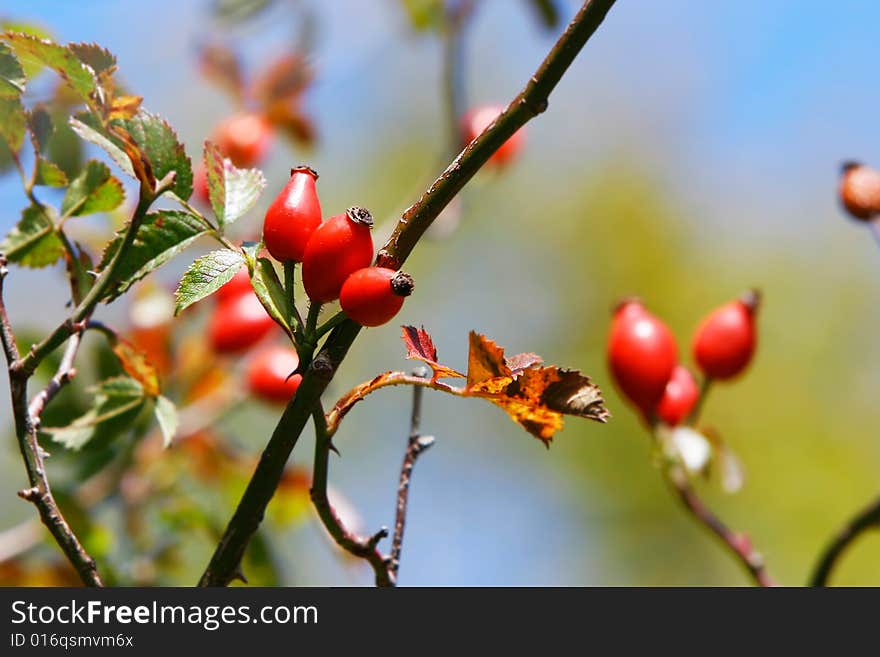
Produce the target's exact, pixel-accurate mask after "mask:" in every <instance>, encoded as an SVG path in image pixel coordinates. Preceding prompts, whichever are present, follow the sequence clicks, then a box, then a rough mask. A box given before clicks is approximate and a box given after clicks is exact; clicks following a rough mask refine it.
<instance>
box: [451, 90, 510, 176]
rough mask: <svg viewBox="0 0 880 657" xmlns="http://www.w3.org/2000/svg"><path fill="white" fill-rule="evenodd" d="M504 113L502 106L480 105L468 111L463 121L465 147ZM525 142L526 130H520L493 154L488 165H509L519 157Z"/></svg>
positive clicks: (500, 166) (499, 166) (498, 166)
mask: <svg viewBox="0 0 880 657" xmlns="http://www.w3.org/2000/svg"><path fill="white" fill-rule="evenodd" d="M503 111H504V108H503V107H502V106H501V105H479V106H477V107H474V108H472V109H471V110H470V111H468V112H467V113H466V114H465V115H464V116H463V117H462V119H461V131H462V139H463V141H464V144H463V145H465V146H466V145H467V144H469V143H470V142H472V141H473V140H474V139H476V138H477V137H479V136H480V134H481V133H482V132H483V130H485V129H486V128H488V127H489V125H491V124H492V122H493V121H494V120H495V119H497V118H498V117H499V115H500V114H501V112H503ZM524 142H525V128H520V129H519V130H517V131H516V132H515V133H513V135H512V136H511V137H510V138H509V139H508V140H507V141H506V142H504V143H503V144H502V145H501V147H500V148H499V149H498V150H497V151H495V152H494V153H493V154H492V156H491V157H490V158H489V162H488V164H489V165H491V166H494V167H497V168H502V167H504V166H505V165H507V164H509V163H510V162H512V161H513V160H514V159H515V158H516V156H517V155H519V152H520V151H521V150H522V148H523V144H524Z"/></svg>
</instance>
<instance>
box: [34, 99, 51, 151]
mask: <svg viewBox="0 0 880 657" xmlns="http://www.w3.org/2000/svg"><path fill="white" fill-rule="evenodd" d="M27 122H28V129H29V130H30V131H31V141H32V142H33V144H34V150H35V151H36V152H38V153H45V152H46V148H48V146H49V140H50V139H51V138H52V133H53V132H54V130H55V127H54V126H53V125H52V115H51V114H49V112H48V110H47V109H46V108H45V106H43V105H37V106H36V107H34V109H32V110H31V111H30V112H28V115H27Z"/></svg>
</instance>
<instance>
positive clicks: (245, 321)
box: [208, 294, 275, 354]
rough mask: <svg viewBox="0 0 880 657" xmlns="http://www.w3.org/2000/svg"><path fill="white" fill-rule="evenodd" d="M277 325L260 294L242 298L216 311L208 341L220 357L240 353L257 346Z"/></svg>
mask: <svg viewBox="0 0 880 657" xmlns="http://www.w3.org/2000/svg"><path fill="white" fill-rule="evenodd" d="M274 325H275V321H274V320H273V319H272V318H271V317H269V315H268V313H266V309H265V308H263V305H262V304H261V303H260V300H259V299H257V295H256V294H242V295H239V296H238V297H234V298H232V299H229V300H227V301H224V302H222V303H220V304H219V305H218V306H217V307H216V308H215V309H214V314H213V315H212V316H211V319H210V321H209V323H208V339H209V340H210V343H211V347H212V348H213V349H214V351H216V352H217V353H224V354H225V353H236V352H240V351H245V350H246V349H248V348H250V347H252V346H254V345H255V344H256V343H257V342H259V341H260V340H262V339H263V338H264V337H265V336H266V334H267V333H269V331H270V330H272V327H273V326H274Z"/></svg>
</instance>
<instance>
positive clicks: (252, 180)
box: [204, 141, 266, 228]
mask: <svg viewBox="0 0 880 657" xmlns="http://www.w3.org/2000/svg"><path fill="white" fill-rule="evenodd" d="M204 161H205V172H206V174H207V178H208V197H209V199H210V201H211V207H212V208H213V210H214V215H215V216H216V217H217V221H218V222H219V224H220V227H221V228H223V227H224V226H226V225H228V224H231V223H232V222H234V221H236V220H237V219H239V218H241V217H242V216H244V215H245V214H246V213H247V211H248V210H250V209H251V208H252V207H253V206H254V204H255V203H256V202H257V200H258V199H259V198H260V194H262V192H263V189H264V188H265V187H266V178H265V177H264V176H263V173H262V171H260V170H259V169H238V168H236V167H235V166H234V165H233V164H232V162H231V161H230V160H229V159H228V158H224V157H223V154H222V153H221V152H220V148H219V147H218V146H217V145H216V144H213V143H211V142H210V141H206V142H205V153H204Z"/></svg>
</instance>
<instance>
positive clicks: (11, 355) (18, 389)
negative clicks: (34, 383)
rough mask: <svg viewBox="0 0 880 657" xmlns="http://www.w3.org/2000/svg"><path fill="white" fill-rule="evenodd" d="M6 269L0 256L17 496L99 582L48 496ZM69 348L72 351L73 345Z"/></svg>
mask: <svg viewBox="0 0 880 657" xmlns="http://www.w3.org/2000/svg"><path fill="white" fill-rule="evenodd" d="M7 273H8V269H7V268H6V259H5V258H3V257H2V256H0V337H2V342H3V352H4V354H5V355H6V362H7V363H8V365H9V389H10V393H11V395H12V414H13V418H14V419H15V435H16V438H17V439H18V445H19V450H20V451H21V455H22V458H23V459H24V463H25V469H26V470H27V474H28V481H29V482H30V488H26V489H24V490H22V491H20V492H19V497H21V498H22V499H25V500H27V501H28V502H31V503H33V504H34V506H36V507H37V510H38V511H39V512H40V518H41V519H42V521H43V524H44V525H46V527H47V528H48V529H49V532H50V533H51V534H52V537H53V538H54V539H55V541H56V542H57V543H58V545H59V546H60V547H61V549H62V550H63V552H64V554H65V556H66V557H67V559H68V560H69V561H70V563H71V564H72V565H73V567H74V568H75V569H76V571H77V573H78V574H79V576H80V579H82V581H83V583H84V584H86V585H87V586H101V585H102V583H101V578H100V576H99V575H98V571H97V568H96V566H95V560H94V559H92V557H91V556H90V555H89V554H88V552H86V551H85V548H83V546H82V544H81V543H80V542H79V539H77V537H76V535H75V534H74V533H73V530H72V529H71V528H70V525H68V524H67V521H66V520H65V519H64V516H63V515H62V514H61V511H60V509H59V508H58V505H57V504H56V502H55V498H54V497H52V489H51V488H50V486H49V480H48V478H47V477H46V467H45V463H44V460H43V450H42V448H41V447H40V443H39V441H38V440H37V427H36V424H35V418H34V417H32V416H31V413H30V410H29V408H28V402H27V381H28V378H29V376H30V375H29V374H27V373H25V372H24V371H23V370H21V369H17V368H15V367H14V364H15V363H16V362H18V360H19V352H18V346H17V345H16V343H15V335H14V334H13V332H12V325H11V324H10V322H9V315H8V313H7V311H6V304H5V302H4V299H3V284H4V281H5V279H6V275H7ZM73 351H74V354H75V349H74V350H73ZM65 355H67V354H65ZM56 376H57V375H56ZM38 397H39V395H38ZM36 401H37V400H35V402H36Z"/></svg>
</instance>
